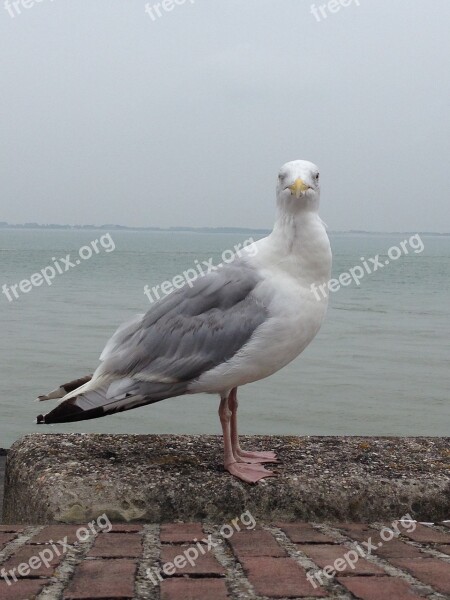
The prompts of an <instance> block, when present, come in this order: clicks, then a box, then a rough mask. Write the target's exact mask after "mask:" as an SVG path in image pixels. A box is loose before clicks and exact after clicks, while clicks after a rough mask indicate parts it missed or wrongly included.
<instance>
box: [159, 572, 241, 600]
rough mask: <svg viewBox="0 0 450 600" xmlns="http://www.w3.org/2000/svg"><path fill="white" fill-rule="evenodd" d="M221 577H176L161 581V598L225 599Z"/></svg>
mask: <svg viewBox="0 0 450 600" xmlns="http://www.w3.org/2000/svg"><path fill="white" fill-rule="evenodd" d="M229 597H230V596H228V594H227V588H226V585H225V582H224V581H223V579H186V578H185V577H177V578H174V579H165V580H164V581H163V582H162V583H161V600H200V599H201V600H227V598H229Z"/></svg>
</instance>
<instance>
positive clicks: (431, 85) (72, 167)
mask: <svg viewBox="0 0 450 600" xmlns="http://www.w3.org/2000/svg"><path fill="white" fill-rule="evenodd" d="M144 4H145V3H144V2H141V1H140V0H115V1H114V2H111V0H96V1H95V2H89V1H88V0H77V2H69V0H55V1H54V2H51V1H50V0H42V1H41V2H40V3H36V4H35V5H34V6H33V7H31V8H29V9H22V14H21V15H16V16H15V17H14V18H11V17H10V16H9V14H8V12H7V11H6V10H4V9H3V8H2V6H0V13H1V14H0V49H1V55H2V59H3V60H2V62H1V67H0V69H1V77H2V81H3V82H4V85H3V86H2V88H3V89H2V101H3V102H2V111H1V114H0V131H1V138H2V142H3V157H2V160H1V164H0V176H1V180H2V192H1V196H0V220H5V221H10V222H24V221H37V222H42V223H47V222H61V223H111V222H115V223H122V224H128V225H156V226H170V225H187V226H221V225H224V226H250V227H269V226H270V225H271V224H272V221H273V216H274V186H275V178H276V173H277V170H278V167H279V166H280V165H281V164H282V163H283V162H285V161H287V160H291V159H294V158H305V159H310V160H313V161H314V162H316V163H318V164H319V165H320V167H321V169H322V198H323V199H322V215H323V218H324V220H325V221H326V222H327V223H328V225H329V226H330V227H331V228H332V229H369V230H434V231H443V230H450V210H449V202H448V197H449V192H450V189H449V187H450V186H449V180H448V175H447V174H448V158H449V155H450V141H449V140H450V135H449V133H450V132H449V110H448V99H449V97H450V83H449V77H448V73H450V64H449V63H450V41H449V38H448V23H449V22H450V4H449V3H448V0H434V2H433V3H432V4H430V3H424V2H422V1H421V0H411V1H410V2H408V3H400V2H392V0H390V1H388V0H377V1H376V2H373V1H369V0H360V4H361V5H360V6H357V5H356V4H352V5H350V6H348V7H346V8H342V9H341V10H340V11H339V12H338V13H337V14H329V16H328V18H327V19H324V20H322V21H321V22H317V21H316V20H315V19H314V17H313V15H312V14H311V13H310V6H311V5H310V2H309V0H307V1H305V0H278V1H275V0H240V1H237V0H215V1H214V2H207V0H196V1H195V3H193V4H191V3H190V2H187V3H186V4H184V5H181V6H176V7H175V8H174V10H172V11H171V12H167V13H163V14H162V16H161V17H160V18H158V19H156V20H155V21H152V19H151V18H150V16H149V15H148V14H146V13H145V11H144ZM150 4H152V2H150ZM319 4H322V2H317V5H319Z"/></svg>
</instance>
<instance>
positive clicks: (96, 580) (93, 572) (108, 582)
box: [63, 558, 137, 600]
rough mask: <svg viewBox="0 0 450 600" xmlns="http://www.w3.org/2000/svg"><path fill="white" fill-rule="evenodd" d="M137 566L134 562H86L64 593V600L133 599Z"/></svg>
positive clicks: (120, 560)
mask: <svg viewBox="0 0 450 600" xmlns="http://www.w3.org/2000/svg"><path fill="white" fill-rule="evenodd" d="M136 570H137V564H136V562H134V561H132V560H127V559H121V558H117V559H114V560H86V561H85V562H83V563H81V565H79V566H78V567H77V569H76V571H75V575H74V577H73V579H72V581H71V582H70V584H69V587H68V588H67V590H66V591H65V592H64V596H63V598H64V600H83V599H87V598H89V599H95V598H102V600H103V599H104V598H111V599H112V598H121V599H125V598H127V599H128V598H133V597H134V595H135V594H134V578H135V575H136Z"/></svg>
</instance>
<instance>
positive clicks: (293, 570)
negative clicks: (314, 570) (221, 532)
mask: <svg viewBox="0 0 450 600" xmlns="http://www.w3.org/2000/svg"><path fill="white" fill-rule="evenodd" d="M242 566H243V569H244V571H245V574H246V575H247V577H248V579H249V581H250V583H251V584H252V586H253V587H254V588H255V591H256V593H257V594H258V595H261V596H268V597H269V598H285V597H286V596H287V597H295V598H298V597H302V596H308V597H309V596H317V597H325V596H327V595H328V594H327V593H326V592H325V591H324V590H323V588H320V587H317V588H314V587H313V585H312V584H311V583H310V582H309V581H308V580H307V578H306V572H305V571H304V569H302V568H301V567H300V566H299V565H298V564H297V563H296V562H295V561H294V560H292V558H273V557H266V556H264V557H259V558H256V557H252V558H250V557H249V558H244V559H243V560H242Z"/></svg>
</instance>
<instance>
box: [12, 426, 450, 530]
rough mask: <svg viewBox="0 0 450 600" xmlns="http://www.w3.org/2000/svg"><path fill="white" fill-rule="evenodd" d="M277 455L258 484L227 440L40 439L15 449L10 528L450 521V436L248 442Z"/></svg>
mask: <svg viewBox="0 0 450 600" xmlns="http://www.w3.org/2000/svg"><path fill="white" fill-rule="evenodd" d="M242 439H243V446H244V447H245V448H249V449H255V448H260V449H274V450H276V452H277V453H278V455H279V457H280V459H281V461H282V463H281V464H280V465H277V470H278V471H279V473H280V475H279V477H277V478H272V479H268V480H266V481H265V482H263V483H260V484H258V485H256V486H249V485H246V484H243V483H241V482H239V481H237V480H236V479H234V478H233V477H231V476H230V475H229V474H228V473H226V472H224V471H223V468H222V467H221V461H222V444H221V439H220V438H219V437H218V436H175V435H170V436H168V435H161V436H156V435H98V434H57V435H55V434H44V435H41V434H34V435H28V436H26V437H25V438H23V439H22V440H20V441H18V442H16V443H15V444H14V445H13V446H12V448H11V450H10V451H9V453H8V459H7V468H6V480H5V498H4V521H5V522H6V523H34V524H37V523H42V524H44V523H53V522H64V523H86V522H88V521H90V520H91V519H93V518H96V517H97V516H99V515H100V514H102V513H105V512H106V513H107V515H108V516H109V518H110V519H111V520H114V521H142V522H151V523H155V522H157V523H161V522H168V521H173V520H183V521H192V520H205V519H206V520H210V521H216V522H220V523H222V522H224V520H225V519H230V518H233V517H235V516H236V515H240V514H241V513H242V512H243V511H245V510H250V511H251V512H252V514H253V516H254V517H255V518H257V519H260V520H265V521H274V520H289V521H292V520H305V521H306V520H315V521H337V520H340V521H343V520H347V521H355V520H356V521H364V522H369V521H374V520H381V519H383V520H385V519H387V520H392V519H398V518H400V517H401V516H402V515H404V514H406V513H409V514H410V515H411V516H412V517H413V518H415V519H418V520H420V521H429V522H437V521H441V520H444V519H449V518H450V464H449V463H450V438H362V437H303V438H301V437H288V436H285V437H275V436H258V437H245V436H243V438H242Z"/></svg>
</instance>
